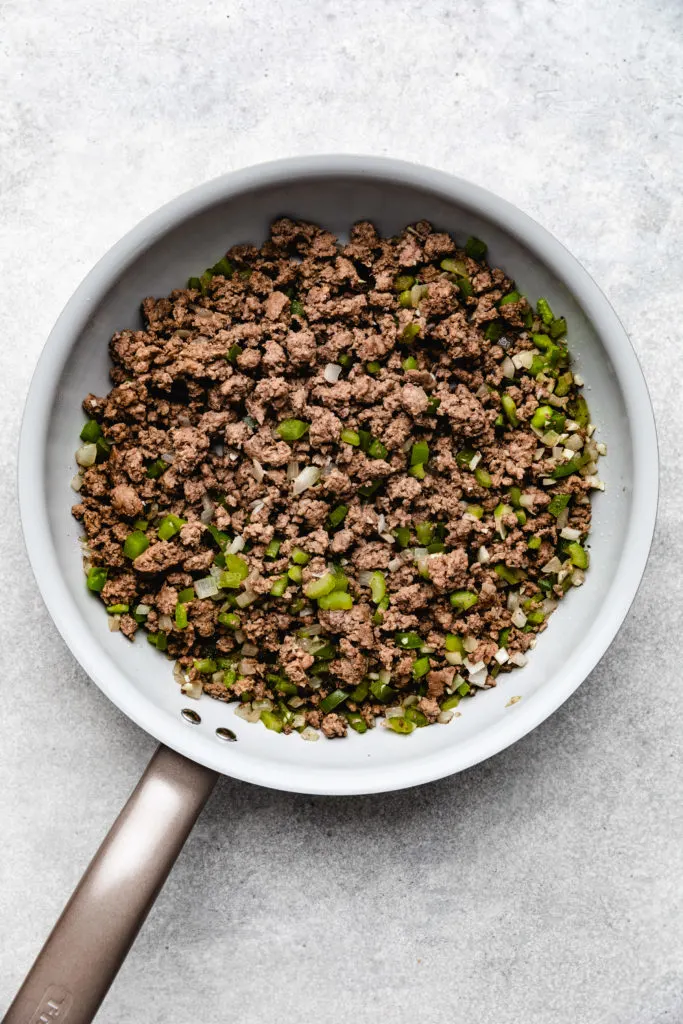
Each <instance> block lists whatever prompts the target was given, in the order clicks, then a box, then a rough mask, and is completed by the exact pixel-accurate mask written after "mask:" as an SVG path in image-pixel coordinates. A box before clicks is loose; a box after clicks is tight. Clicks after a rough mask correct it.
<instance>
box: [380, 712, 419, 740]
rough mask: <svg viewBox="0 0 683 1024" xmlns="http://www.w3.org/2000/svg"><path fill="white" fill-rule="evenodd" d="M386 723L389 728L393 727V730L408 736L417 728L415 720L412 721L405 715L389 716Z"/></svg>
mask: <svg viewBox="0 0 683 1024" xmlns="http://www.w3.org/2000/svg"><path fill="white" fill-rule="evenodd" d="M386 724H387V728H389V729H391V731H392V732H397V733H400V734H401V735H403V736H407V735H408V734H409V733H411V732H413V730H414V729H415V728H416V725H415V722H411V721H410V720H409V719H408V718H405V717H404V716H401V717H400V718H398V717H397V718H387V719H386Z"/></svg>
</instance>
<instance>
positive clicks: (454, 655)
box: [444, 651, 462, 665]
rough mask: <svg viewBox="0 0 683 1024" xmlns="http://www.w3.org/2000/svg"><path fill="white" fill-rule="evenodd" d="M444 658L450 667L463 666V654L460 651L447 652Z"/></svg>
mask: <svg viewBox="0 0 683 1024" xmlns="http://www.w3.org/2000/svg"><path fill="white" fill-rule="evenodd" d="M444 658H445V659H446V661H447V662H448V664H449V665H462V654H461V653H460V651H446V653H445V654H444Z"/></svg>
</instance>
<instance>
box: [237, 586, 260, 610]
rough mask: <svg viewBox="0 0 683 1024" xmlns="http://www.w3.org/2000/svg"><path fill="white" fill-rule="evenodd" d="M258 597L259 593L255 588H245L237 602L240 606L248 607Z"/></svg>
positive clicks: (238, 596)
mask: <svg viewBox="0 0 683 1024" xmlns="http://www.w3.org/2000/svg"><path fill="white" fill-rule="evenodd" d="M257 598H258V594H257V593H255V591H253V590H245V591H244V592H243V593H241V594H238V595H237V597H236V598H235V604H236V605H237V607H238V608H247V607H248V606H249V605H250V604H253V603H254V601H255V600H256V599H257Z"/></svg>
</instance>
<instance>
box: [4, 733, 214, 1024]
mask: <svg viewBox="0 0 683 1024" xmlns="http://www.w3.org/2000/svg"><path fill="white" fill-rule="evenodd" d="M217 777H218V776H217V773H216V772H214V771H211V770H210V769H209V768H204V767H203V766H202V765H198V764H196V763H195V762H194V761H189V760H188V759H187V758H185V757H182V756H181V755H180V754H176V753H175V752H174V751H172V750H169V748H168V747H164V746H160V747H158V749H157V751H156V753H155V754H154V757H153V758H152V760H151V761H150V763H149V764H148V766H147V768H146V770H145V773H144V775H143V776H142V778H141V779H140V781H139V783H138V784H137V786H136V787H135V790H134V791H133V793H132V794H131V796H130V798H129V800H128V803H127V804H126V805H125V807H124V808H123V810H122V811H121V813H120V814H119V816H118V818H117V819H116V821H115V822H114V824H113V826H112V828H111V830H110V832H109V834H108V836H107V837H106V839H105V840H104V842H103V843H102V845H101V846H100V848H99V850H98V851H97V853H96V854H95V856H94V858H93V860H92V861H91V863H90V865H89V866H88V869H87V870H86V872H85V874H84V876H83V878H82V879H81V881H80V882H79V884H78V887H77V888H76V891H75V892H74V894H73V896H72V897H71V899H70V900H69V902H68V903H67V905H66V907H65V908H64V911H63V912H62V915H61V917H60V918H59V920H58V921H57V924H56V925H55V927H54V928H53V930H52V932H51V934H50V936H49V938H48V940H47V942H46V943H45V945H44V946H43V948H42V950H41V951H40V953H39V954H38V958H37V960H36V962H35V963H34V965H33V967H32V968H31V970H30V971H29V973H28V975H27V977H26V980H25V981H24V983H23V985H22V987H21V989H20V990H19V993H18V995H17V997H16V999H15V1000H14V1002H13V1003H12V1005H11V1006H10V1008H9V1010H8V1011H7V1015H6V1016H5V1017H4V1019H3V1024H51V1022H53V1021H59V1022H60V1024H61V1022H62V1021H65V1022H66V1024H89V1022H90V1021H92V1019H93V1017H94V1016H95V1014H96V1013H97V1010H98V1009H99V1006H100V1004H101V1002H102V1000H103V999H104V997H105V995H106V994H107V990H108V989H109V986H110V985H111V983H112V981H113V980H114V978H115V977H116V974H117V972H118V970H119V968H120V966H121V964H122V963H123V961H124V960H125V958H126V955H127V953H128V950H129V949H130V947H131V946H132V944H133V942H134V940H135V937H136V935H137V933H138V931H139V930H140V927H141V926H142V924H143V922H144V920H145V918H146V917H147V914H148V913H149V911H150V909H151V907H152V904H153V903H154V900H155V899H156V897H157V895H158V893H159V891H160V889H161V887H162V885H163V884H164V882H165V881H166V878H167V876H168V873H169V871H170V870H171V868H172V867H173V863H174V861H175V859H176V857H177V856H178V854H179V853H180V851H181V849H182V847H183V843H184V842H185V840H186V839H187V837H188V835H189V834H190V831H191V830H192V826H193V825H194V823H195V821H196V820H197V818H198V816H199V814H200V812H201V810H202V808H203V806H204V804H205V803H206V801H207V799H208V797H209V795H210V793H211V790H212V789H213V787H214V785H215V783H216V779H217Z"/></svg>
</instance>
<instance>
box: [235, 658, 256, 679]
mask: <svg viewBox="0 0 683 1024" xmlns="http://www.w3.org/2000/svg"><path fill="white" fill-rule="evenodd" d="M239 670H240V674H241V675H243V676H255V675H256V666H255V665H250V664H249V662H248V661H241V662H240V664H239Z"/></svg>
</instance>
